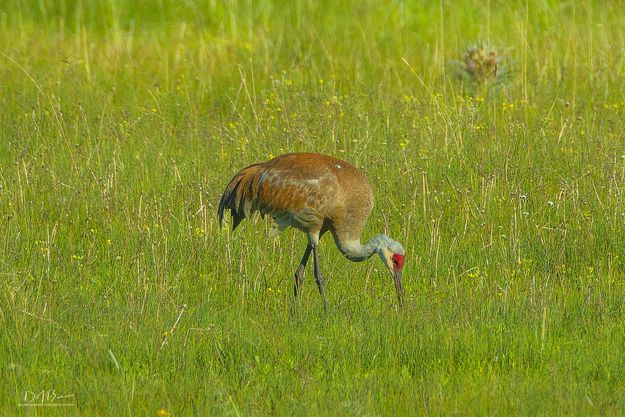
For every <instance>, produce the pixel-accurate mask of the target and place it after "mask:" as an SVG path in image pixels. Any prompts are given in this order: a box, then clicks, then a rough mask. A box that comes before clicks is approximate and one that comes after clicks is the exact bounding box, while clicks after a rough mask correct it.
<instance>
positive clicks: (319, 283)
mask: <svg viewBox="0 0 625 417" xmlns="http://www.w3.org/2000/svg"><path fill="white" fill-rule="evenodd" d="M315 280H316V281H317V287H318V288H319V294H321V299H322V300H323V310H324V311H325V312H326V313H327V312H328V299H327V298H326V280H325V279H324V278H323V275H321V272H318V273H317V274H315Z"/></svg>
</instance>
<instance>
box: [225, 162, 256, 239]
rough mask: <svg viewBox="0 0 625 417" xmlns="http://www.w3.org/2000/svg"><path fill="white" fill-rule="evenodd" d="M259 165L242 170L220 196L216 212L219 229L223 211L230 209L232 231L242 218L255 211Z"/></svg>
mask: <svg viewBox="0 0 625 417" xmlns="http://www.w3.org/2000/svg"><path fill="white" fill-rule="evenodd" d="M259 165H260V164H254V165H250V166H249V167H247V168H243V169H242V170H241V171H239V172H238V173H237V174H236V175H235V176H234V177H233V178H232V179H231V180H230V182H229V183H228V186H227V187H226V190H225V191H224V193H223V195H222V196H221V201H220V202H219V209H218V210H217V215H218V216H219V226H220V227H221V225H222V222H223V218H224V210H225V209H230V214H231V215H232V230H234V229H236V228H237V226H238V225H239V223H241V221H242V220H243V219H244V218H246V217H249V216H250V215H251V213H252V212H253V211H254V210H256V207H255V196H256V194H257V191H258V187H259V181H260V177H261V174H262V172H261V170H260V167H259Z"/></svg>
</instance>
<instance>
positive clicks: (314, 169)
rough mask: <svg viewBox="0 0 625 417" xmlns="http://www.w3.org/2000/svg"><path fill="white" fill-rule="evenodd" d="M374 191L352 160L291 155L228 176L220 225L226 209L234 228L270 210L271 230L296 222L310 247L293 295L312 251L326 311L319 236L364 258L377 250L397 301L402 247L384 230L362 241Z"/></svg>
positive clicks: (349, 256) (345, 252) (357, 258)
mask: <svg viewBox="0 0 625 417" xmlns="http://www.w3.org/2000/svg"><path fill="white" fill-rule="evenodd" d="M372 207H373V192H372V190H371V185H370V184H369V181H368V180H367V177H366V176H365V175H364V174H363V173H362V172H361V171H360V170H359V169H357V168H356V167H354V166H353V165H351V164H349V163H348V162H345V161H342V160H340V159H336V158H333V157H330V156H325V155H319V154H313V153H292V154H286V155H281V156H278V157H276V158H274V159H272V160H270V161H268V162H265V163H260V164H254V165H250V166H248V167H247V168H243V169H242V170H241V171H239V172H238V173H237V174H236V175H235V176H234V177H233V178H232V180H230V183H229V184H228V186H227V187H226V190H225V191H224V193H223V195H222V197H221V201H220V203H219V209H218V216H219V224H220V226H221V224H222V221H223V216H224V210H225V209H230V213H231V215H232V230H234V229H235V228H236V227H237V226H238V225H239V223H240V222H241V221H242V220H243V219H244V218H246V217H249V216H250V215H251V214H252V213H253V212H254V211H260V213H261V215H262V216H264V215H265V214H267V213H269V214H270V215H271V217H272V218H273V220H274V229H273V230H272V232H271V233H272V234H275V233H279V232H281V231H282V230H284V229H286V228H288V227H289V226H293V227H295V228H296V229H299V230H301V231H302V232H304V233H306V235H307V236H308V246H307V247H306V250H305V251H304V256H302V260H301V262H300V264H299V267H298V268H297V271H296V272H295V285H294V288H293V293H294V295H295V298H297V294H298V292H299V291H300V287H301V286H302V284H303V282H304V269H305V268H306V263H307V262H308V258H309V256H310V253H311V251H312V253H313V261H314V275H315V280H316V281H317V286H318V287H319V292H320V293H321V297H322V299H323V303H324V307H325V308H326V309H327V300H326V296H325V279H324V277H323V274H322V273H321V268H320V266H319V251H318V245H319V239H321V237H322V236H323V234H324V233H325V232H327V231H330V232H331V233H332V236H333V237H334V242H335V243H336V246H337V247H338V249H339V251H341V253H342V254H343V255H344V256H345V257H346V258H347V259H349V260H350V261H353V262H360V261H364V260H366V259H368V258H370V257H371V255H373V254H374V253H377V254H378V255H379V256H380V258H381V259H382V262H383V263H384V265H386V267H387V268H388V270H389V272H390V273H391V275H392V276H393V280H394V282H395V290H396V291H397V298H398V301H399V303H400V304H401V303H402V302H403V292H404V290H403V287H402V282H401V275H402V270H403V267H404V261H405V251H404V248H403V247H402V245H401V244H400V243H399V242H397V241H395V240H393V239H391V238H390V237H388V236H386V235H383V234H380V235H377V236H374V237H372V238H371V239H370V240H369V241H368V242H367V243H365V244H364V245H363V244H361V243H360V235H361V234H362V231H363V228H364V226H365V223H366V221H367V218H368V217H369V215H370V214H371V208H372Z"/></svg>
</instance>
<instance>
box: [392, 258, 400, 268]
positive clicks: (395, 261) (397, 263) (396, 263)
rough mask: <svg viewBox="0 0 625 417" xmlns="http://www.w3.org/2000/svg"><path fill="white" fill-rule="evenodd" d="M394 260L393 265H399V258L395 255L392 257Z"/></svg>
mask: <svg viewBox="0 0 625 417" xmlns="http://www.w3.org/2000/svg"><path fill="white" fill-rule="evenodd" d="M391 259H392V260H393V265H395V266H398V265H399V262H397V259H395V257H393V258H391Z"/></svg>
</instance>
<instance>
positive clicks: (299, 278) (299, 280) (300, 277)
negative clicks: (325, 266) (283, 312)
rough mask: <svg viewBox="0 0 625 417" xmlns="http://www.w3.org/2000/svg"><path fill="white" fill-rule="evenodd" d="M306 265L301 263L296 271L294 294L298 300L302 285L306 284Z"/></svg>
mask: <svg viewBox="0 0 625 417" xmlns="http://www.w3.org/2000/svg"><path fill="white" fill-rule="evenodd" d="M304 269H305V266H304V265H300V266H299V268H297V271H295V276H294V278H295V283H294V284H293V296H294V297H295V299H296V300H297V296H298V295H299V293H300V292H301V291H302V286H303V285H304Z"/></svg>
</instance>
